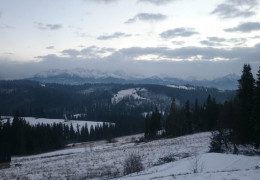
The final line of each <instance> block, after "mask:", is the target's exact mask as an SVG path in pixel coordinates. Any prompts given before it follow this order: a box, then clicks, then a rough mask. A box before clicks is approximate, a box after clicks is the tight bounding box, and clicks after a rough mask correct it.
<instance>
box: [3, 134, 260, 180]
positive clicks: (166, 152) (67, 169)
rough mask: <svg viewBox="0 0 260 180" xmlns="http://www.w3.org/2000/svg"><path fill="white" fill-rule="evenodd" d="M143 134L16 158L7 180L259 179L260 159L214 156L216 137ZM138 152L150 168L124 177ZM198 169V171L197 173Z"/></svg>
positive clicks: (224, 155) (5, 177)
mask: <svg viewBox="0 0 260 180" xmlns="http://www.w3.org/2000/svg"><path fill="white" fill-rule="evenodd" d="M142 136H143V134H139V135H133V136H125V137H120V138H116V139H115V140H114V142H112V143H108V142H107V141H97V142H89V143H81V144H76V146H75V147H70V148H67V149H64V150H59V151H54V152H49V153H44V154H39V155H33V156H23V157H12V162H11V168H9V169H1V170H0V175H1V179H4V180H5V179H6V180H7V179H17V178H18V177H19V178H21V179H108V178H117V179H127V180H128V179H181V180H182V179H198V180H201V179H202V180H204V179H205V180H210V179H213V180H215V179H218V180H219V179H220V180H222V179H223V180H234V179H250V180H258V179H259V177H260V169H259V166H260V157H259V156H244V155H233V154H217V153H208V151H209V142H210V136H211V133H209V132H205V133H198V134H194V135H187V136H182V137H178V138H171V139H159V140H155V141H149V142H139V143H137V140H138V139H139V138H140V137H142ZM133 153H134V154H138V155H139V156H140V158H141V162H142V164H143V167H144V170H143V171H141V172H139V173H134V174H129V175H127V176H124V175H123V166H124V161H125V159H126V158H127V157H128V156H129V154H133ZM194 168H197V170H198V171H197V173H194Z"/></svg>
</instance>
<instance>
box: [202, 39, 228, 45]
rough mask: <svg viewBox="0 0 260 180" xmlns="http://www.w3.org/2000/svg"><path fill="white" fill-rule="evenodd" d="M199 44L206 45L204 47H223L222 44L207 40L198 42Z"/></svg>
mask: <svg viewBox="0 0 260 180" xmlns="http://www.w3.org/2000/svg"><path fill="white" fill-rule="evenodd" d="M200 44H202V45H206V46H223V44H222V43H219V42H214V41H209V40H203V41H200Z"/></svg>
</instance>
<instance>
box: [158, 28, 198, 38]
mask: <svg viewBox="0 0 260 180" xmlns="http://www.w3.org/2000/svg"><path fill="white" fill-rule="evenodd" d="M195 34H199V33H198V32H196V31H195V30H194V29H193V28H175V29H169V30H167V31H164V32H162V33H161V34H160V36H161V37H162V38H165V39H168V38H175V37H189V36H192V35H195Z"/></svg>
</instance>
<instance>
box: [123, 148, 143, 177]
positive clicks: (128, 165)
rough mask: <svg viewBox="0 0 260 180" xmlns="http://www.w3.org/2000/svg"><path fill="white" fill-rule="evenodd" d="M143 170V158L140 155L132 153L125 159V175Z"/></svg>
mask: <svg viewBox="0 0 260 180" xmlns="http://www.w3.org/2000/svg"><path fill="white" fill-rule="evenodd" d="M142 170H143V164H142V159H141V156H140V155H137V154H134V153H132V154H130V155H129V156H128V157H127V158H126V159H125V161H124V175H127V174H131V173H135V172H139V171H142Z"/></svg>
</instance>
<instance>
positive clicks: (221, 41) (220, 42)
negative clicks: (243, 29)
mask: <svg viewBox="0 0 260 180" xmlns="http://www.w3.org/2000/svg"><path fill="white" fill-rule="evenodd" d="M245 42H246V39H245V38H230V39H225V38H219V37H208V38H207V40H203V41H200V43H201V44H202V45H206V46H225V45H226V43H235V45H241V44H244V43H245Z"/></svg>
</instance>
